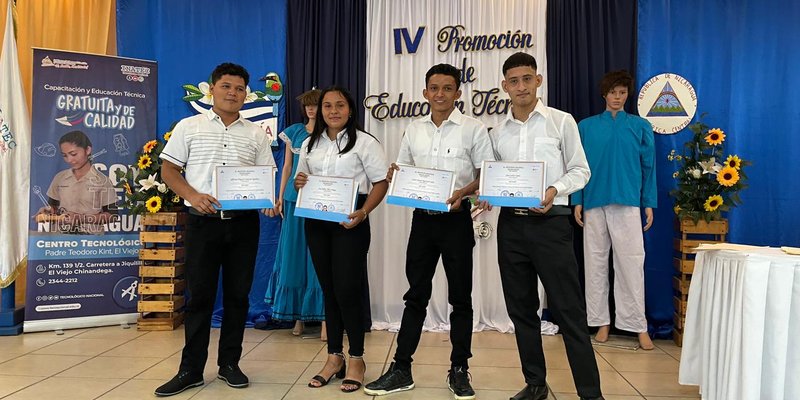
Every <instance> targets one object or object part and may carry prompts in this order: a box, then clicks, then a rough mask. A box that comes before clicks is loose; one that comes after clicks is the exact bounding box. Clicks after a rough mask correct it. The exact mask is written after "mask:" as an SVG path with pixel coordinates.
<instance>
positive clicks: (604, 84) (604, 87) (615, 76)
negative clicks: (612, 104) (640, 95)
mask: <svg viewBox="0 0 800 400" xmlns="http://www.w3.org/2000/svg"><path fill="white" fill-rule="evenodd" d="M617 86H625V87H626V88H628V93H630V92H633V77H632V76H631V74H630V72H628V71H626V70H624V69H621V70H618V71H611V72H609V73H607V74H606V75H605V76H603V79H601V80H600V96H602V97H606V95H607V94H608V92H610V91H611V90H612V89H614V88H615V87H617Z"/></svg>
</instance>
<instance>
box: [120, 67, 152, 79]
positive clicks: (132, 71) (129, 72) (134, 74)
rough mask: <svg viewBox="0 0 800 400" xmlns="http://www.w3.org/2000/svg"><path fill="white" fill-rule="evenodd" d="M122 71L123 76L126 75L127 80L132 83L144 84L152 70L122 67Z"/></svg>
mask: <svg viewBox="0 0 800 400" xmlns="http://www.w3.org/2000/svg"><path fill="white" fill-rule="evenodd" d="M120 71H121V72H122V75H125V79H127V80H129V81H131V82H144V78H147V77H148V76H150V68H148V67H138V66H135V65H122V66H120Z"/></svg>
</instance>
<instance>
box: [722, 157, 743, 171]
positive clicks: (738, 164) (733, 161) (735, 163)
mask: <svg viewBox="0 0 800 400" xmlns="http://www.w3.org/2000/svg"><path fill="white" fill-rule="evenodd" d="M725 165H726V166H728V167H731V168H735V169H736V170H737V171H738V170H739V169H741V168H742V159H741V158H739V156H737V155H730V156H728V159H726V160H725Z"/></svg>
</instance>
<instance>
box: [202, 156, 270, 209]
mask: <svg viewBox="0 0 800 400" xmlns="http://www.w3.org/2000/svg"><path fill="white" fill-rule="evenodd" d="M275 173H276V169H275V167H274V166H271V165H251V166H226V167H222V166H218V167H216V168H215V169H214V197H216V198H217V201H219V204H220V205H221V206H222V207H220V209H221V210H257V209H260V208H274V207H275Z"/></svg>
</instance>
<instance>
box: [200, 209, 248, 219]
mask: <svg viewBox="0 0 800 400" xmlns="http://www.w3.org/2000/svg"><path fill="white" fill-rule="evenodd" d="M255 212H256V211H254V210H219V211H217V212H215V213H214V214H203V213H201V212H200V211H197V210H196V209H195V208H194V207H189V214H191V215H195V216H198V217H206V218H215V219H233V218H238V217H245V216H248V215H253V214H254V213H255Z"/></svg>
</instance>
